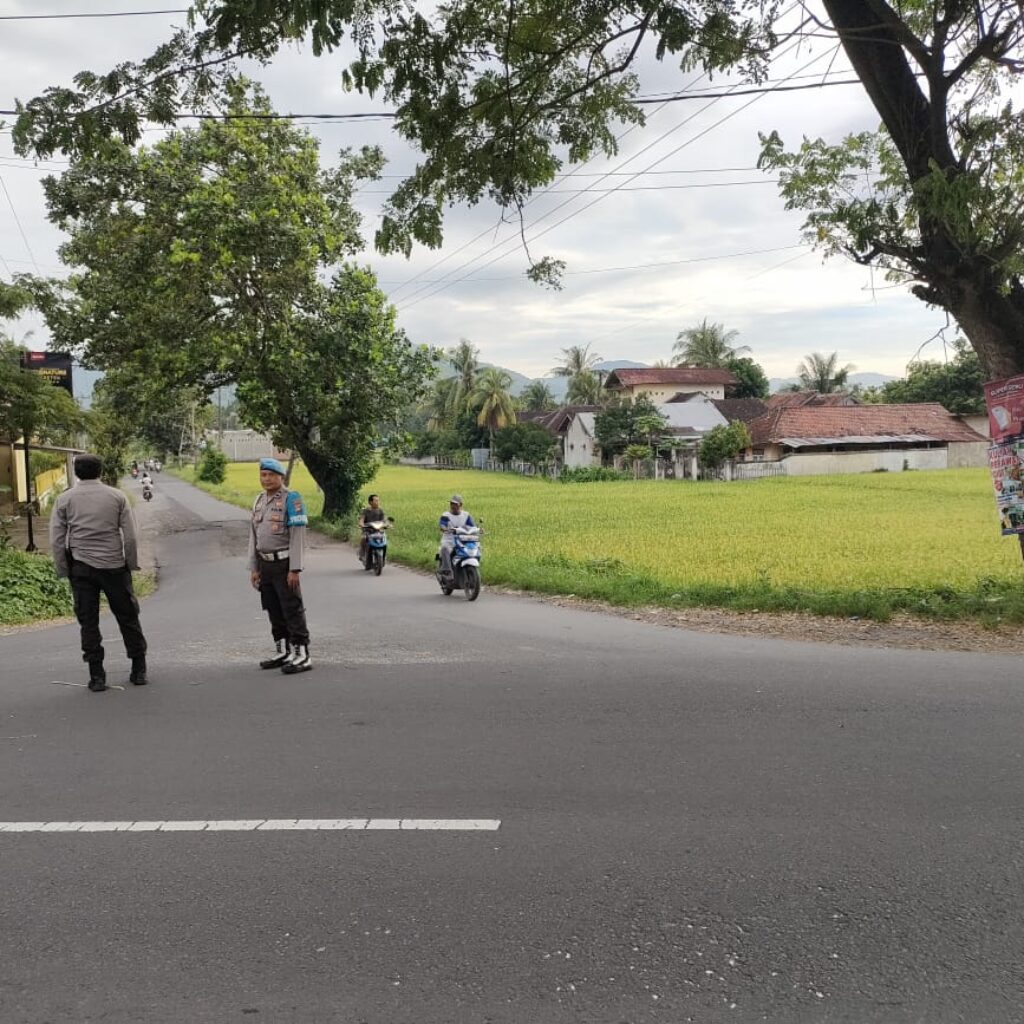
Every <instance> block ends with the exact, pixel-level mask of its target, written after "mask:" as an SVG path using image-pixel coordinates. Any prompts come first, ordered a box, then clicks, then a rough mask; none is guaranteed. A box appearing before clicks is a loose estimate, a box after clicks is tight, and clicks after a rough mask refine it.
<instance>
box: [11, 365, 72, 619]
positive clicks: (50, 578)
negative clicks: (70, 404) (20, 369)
mask: <svg viewBox="0 0 1024 1024" xmlns="http://www.w3.org/2000/svg"><path fill="white" fill-rule="evenodd" d="M47 386H48V387H51V386H52V385H47ZM72 613H73V608H72V603H71V587H70V586H69V585H68V581H67V580H59V579H57V576H56V574H55V573H54V570H53V562H52V560H51V559H49V558H47V557H45V556H44V555H38V554H28V553H27V552H24V551H16V550H15V549H14V548H11V547H4V546H0V626H12V625H17V624H19V623H23V622H33V621H35V620H37V619H53V618H58V617H60V616H65V615H71V614H72Z"/></svg>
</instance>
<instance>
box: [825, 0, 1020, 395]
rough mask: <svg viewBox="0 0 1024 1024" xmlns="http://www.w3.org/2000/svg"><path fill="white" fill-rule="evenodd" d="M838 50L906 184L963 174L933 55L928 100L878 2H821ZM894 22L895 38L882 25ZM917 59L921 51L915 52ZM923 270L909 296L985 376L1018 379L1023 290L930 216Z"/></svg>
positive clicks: (923, 226)
mask: <svg viewBox="0 0 1024 1024" xmlns="http://www.w3.org/2000/svg"><path fill="white" fill-rule="evenodd" d="M823 3H824V6H825V10H826V11H827V12H828V15H829V18H830V19H831V21H832V24H833V25H834V26H835V27H836V29H837V30H838V32H839V34H840V38H841V40H842V45H843V49H844V50H845V51H846V55H847V57H848V58H849V60H850V63H851V64H852V65H853V68H854V70H855V71H856V73H857V76H858V78H860V80H861V82H862V83H863V85H864V88H865V90H866V91H867V94H868V96H869V97H870V99H871V102H872V103H873V104H874V106H875V109H876V110H877V111H878V113H879V115H880V116H881V118H882V121H883V123H884V124H885V127H886V130H887V131H888V133H889V136H890V137H891V138H892V141H893V143H894V145H895V146H896V148H897V150H898V151H899V153H900V156H901V157H902V159H903V162H904V165H905V166H906V169H907V174H908V176H909V179H910V181H911V182H917V181H920V180H921V179H922V178H923V177H925V176H926V175H928V174H930V173H932V168H933V167H938V168H940V169H941V170H942V171H943V172H944V173H945V175H946V177H947V179H949V180H950V181H952V180H954V179H956V178H957V177H958V176H960V175H962V174H963V173H964V172H963V169H962V167H961V165H960V161H959V160H958V159H957V155H956V153H955V152H954V149H953V145H952V143H951V140H950V135H949V125H948V117H949V108H948V103H947V98H946V93H945V86H944V83H943V82H942V78H941V76H942V73H943V67H942V64H941V59H940V58H941V55H939V56H938V57H937V58H936V59H935V60H934V61H933V62H932V63H931V64H930V66H929V69H928V70H929V79H930V86H929V88H930V95H929V96H926V95H925V93H924V92H923V91H922V89H921V86H920V85H919V83H918V81H917V79H916V78H915V75H914V70H913V68H912V67H911V65H910V62H909V60H908V58H907V56H906V52H905V50H904V44H907V45H910V46H916V45H917V44H916V43H915V42H913V41H912V35H911V33H912V28H911V26H910V25H909V24H907V19H906V18H905V17H904V16H902V15H899V14H898V13H897V12H896V11H895V10H894V9H893V8H892V7H891V6H890V5H888V4H886V3H885V2H884V0H823ZM889 15H891V16H892V22H895V23H898V22H902V23H903V24H904V25H906V27H907V35H905V36H901V35H900V34H898V31H897V30H896V29H894V28H892V27H890V25H889V24H886V19H887V18H888V17H889ZM921 49H922V52H923V49H924V48H923V47H922V48H921ZM919 227H920V232H921V251H922V254H923V262H924V267H923V268H922V269H921V271H920V279H921V280H923V282H924V283H923V284H919V285H917V286H916V287H914V288H913V289H912V291H913V293H914V294H915V295H916V296H917V297H918V298H919V299H922V300H923V301H925V302H927V303H929V304H930V305H934V306H939V307H941V308H942V309H945V310H947V311H948V312H949V313H951V314H952V315H953V316H954V317H955V318H956V320H957V323H958V324H959V325H960V327H961V328H962V330H963V332H964V334H965V335H966V336H967V339H968V340H969V341H970V343H971V345H972V346H973V347H974V350H975V352H977V353H978V357H979V358H980V360H981V363H982V366H983V367H984V369H985V371H986V372H987V373H988V374H989V375H991V376H992V377H1009V376H1013V375H1015V374H1018V373H1024V286H1022V284H1021V281H1020V279H1019V277H1017V278H1014V279H1012V281H1011V285H1010V288H1009V290H1008V291H1007V290H1006V289H1005V288H1004V287H1003V282H1002V281H1000V280H998V279H997V277H996V276H995V275H994V274H993V273H992V258H991V256H990V255H989V254H987V253H984V252H970V251H966V252H965V251H964V247H963V246H962V245H957V244H955V241H954V239H953V238H952V237H951V235H950V233H949V231H948V229H947V227H946V226H945V225H944V224H943V223H942V222H941V221H940V220H936V219H934V218H932V217H929V216H925V215H922V216H921V217H920V219H919Z"/></svg>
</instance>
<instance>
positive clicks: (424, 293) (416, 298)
mask: <svg viewBox="0 0 1024 1024" xmlns="http://www.w3.org/2000/svg"><path fill="white" fill-rule="evenodd" d="M791 48H792V47H791ZM826 55H827V54H821V55H819V56H817V57H814V58H812V59H811V60H810V61H808V62H807V63H806V64H804V65H803V67H801V68H799V69H797V72H794V74H796V73H798V72H800V71H803V70H804V69H805V68H808V67H810V66H811V65H813V64H816V63H817V62H818V61H819V60H822V59H823V57H824V56H826ZM783 81H785V79H783ZM759 99H761V96H760V95H757V96H754V97H753V98H752V99H749V100H748V101H747V102H746V103H744V104H742V105H741V106H739V107H738V108H736V109H735V110H733V111H732V112H730V113H729V114H727V115H725V116H724V117H721V118H719V119H718V120H717V121H715V122H714V123H713V124H711V125H709V126H708V127H707V128H705V129H703V130H702V131H700V132H698V133H697V134H696V135H695V136H692V137H691V138H689V139H687V140H686V141H685V142H683V143H682V144H681V145H679V146H677V147H676V148H675V149H673V150H671V151H670V152H669V153H667V154H665V156H663V157H660V158H659V159H657V160H655V161H654V163H652V164H649V165H648V166H647V167H646V168H644V170H651V169H653V168H654V167H656V166H657V165H658V164H660V163H663V162H664V161H665V160H667V159H669V158H670V157H672V156H674V155H675V154H676V153H678V152H679V151H680V150H682V149H685V148H686V147H687V146H690V145H692V144H693V143H695V142H697V141H698V140H699V139H701V138H703V137H704V136H705V135H707V134H708V133H709V132H711V131H714V129H716V128H718V127H719V126H720V125H722V124H724V123H725V122H726V121H728V120H730V119H732V118H733V117H736V116H737V115H738V114H740V113H742V112H743V111H744V110H746V109H747V107H749V106H751V105H752V104H754V103H756V102H757V101H758V100H759ZM717 102H718V100H717V99H715V100H712V101H711V103H710V104H708V105H707V106H705V107H702V108H701V109H700V110H699V111H698V112H697V113H696V114H693V115H691V116H690V117H689V118H686V119H684V120H683V121H682V122H680V124H679V125H676V126H675V128H673V129H670V131H669V132H666V133H665V134H664V135H662V136H661V137H660V138H659V139H656V140H655V141H654V142H653V143H650V144H649V145H648V146H646V147H644V149H642V150H641V151H640V153H637V154H635V155H634V156H633V157H630V158H629V160H627V161H626V163H629V162H630V161H631V160H635V159H636V157H637V156H640V155H641V154H642V153H644V152H646V151H647V150H648V149H650V148H652V147H653V146H654V145H656V144H657V143H658V142H660V141H661V140H662V139H663V138H665V137H666V136H667V135H669V134H671V133H672V132H674V131H676V130H677V129H678V128H680V127H682V126H683V125H685V124H687V123H688V122H689V121H690V120H692V119H693V118H695V117H697V116H699V115H700V114H702V113H703V112H704V111H705V110H707V109H709V107H711V106H713V105H714V104H715V103H717ZM621 166H624V164H623V165H620V167H621ZM640 173H642V172H637V173H636V174H635V175H634V176H633V177H639V175H640ZM630 180H632V178H627V179H626V181H627V182H628V181H630ZM624 184H625V183H623V185H624ZM623 185H618V186H616V187H615V188H613V189H610V190H608V191H606V192H602V193H601V194H600V195H598V196H597V197H596V198H595V199H592V200H591V201H590V202H589V203H587V204H586V205H584V206H583V207H581V208H580V209H578V210H574V211H573V212H571V213H569V214H567V215H566V216H565V217H563V218H562V219H561V220H558V221H556V222H555V223H554V224H552V225H549V226H548V227H546V228H545V229H544V230H543V231H540V232H538V233H537V234H534V235H532V236H531V237H530V238H529V239H525V238H524V239H523V241H524V243H525V244H530V243H532V242H534V241H536V240H537V239H539V238H541V237H543V236H544V235H546V234H548V233H549V232H550V231H553V230H554V229H555V228H557V227H559V226H560V225H561V224H564V223H566V222H567V221H569V220H571V219H572V218H573V217H576V216H579V214H581V213H584V212H586V211H587V210H589V209H590V208H591V207H592V206H594V205H596V204H597V203H599V202H600V201H601V200H602V199H605V198H607V196H608V195H610V194H612V193H613V192H615V191H618V190H620V189H621V188H622V187H623ZM571 201H572V200H570V199H567V200H565V201H564V202H563V203H561V204H560V205H559V206H558V207H555V210H558V209H560V208H561V207H562V206H564V205H566V204H567V203H569V202H571ZM553 212H555V211H554V210H552V211H549V213H547V214H545V215H544V217H541V218H539V220H538V221H535V222H534V224H533V225H531V227H535V226H536V225H537V224H538V223H539V222H540V220H544V219H545V218H546V217H548V216H550V215H551V213H553ZM502 244H505V243H502ZM499 247H500V246H492V247H491V248H490V249H489V250H487V252H484V253H482V254H481V255H480V256H478V257H476V258H475V259H473V260H470V261H468V262H467V263H464V264H463V265H462V267H460V268H459V269H460V270H464V269H466V268H467V267H469V266H471V265H472V264H473V263H474V262H477V261H479V260H481V259H484V258H486V257H487V256H488V255H489V254H490V253H491V252H493V251H494V250H495V249H496V248H499ZM517 247H518V243H516V245H513V247H512V248H511V249H509V250H507V251H506V252H503V253H500V254H499V255H497V256H495V257H494V258H493V259H491V260H490V261H488V262H487V263H485V264H484V265H483V266H482V267H480V268H479V269H480V270H486V269H487V267H489V266H492V265H493V264H495V263H497V262H499V261H500V260H503V259H505V258H506V257H507V256H510V255H511V254H512V253H513V252H514V251H515V249H516V248H517ZM453 273H458V271H454V272H453ZM474 273H476V271H473V270H471V271H470V272H469V273H468V274H465V275H463V277H460V278H456V279H455V280H453V281H450V282H449V283H448V284H442V285H440V286H439V287H437V288H435V289H434V290H433V291H430V290H429V288H427V289H424V288H420V289H418V291H417V292H416V293H414V294H413V295H411V296H409V297H408V298H407V299H406V301H405V303H404V305H403V306H401V307H400V309H401V310H403V311H404V310H408V309H411V308H412V307H413V306H414V305H416V304H417V303H419V302H422V301H424V300H426V299H428V298H433V297H434V296H436V295H439V294H440V293H441V292H442V291H444V290H445V289H446V288H448V287H450V286H451V285H453V284H459V283H460V282H461V281H464V280H465V279H466V278H467V277H470V276H472V275H473V274H474ZM447 276H449V277H450V276H451V274H449V275H447Z"/></svg>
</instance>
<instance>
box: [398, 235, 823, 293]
mask: <svg viewBox="0 0 1024 1024" xmlns="http://www.w3.org/2000/svg"><path fill="white" fill-rule="evenodd" d="M801 248H803V245H802V244H798V245H776V246H772V247H771V248H770V249H748V250H746V251H745V252H723V253H719V254H718V255H715V256H690V257H687V258H686V259H681V260H660V261H659V262H657V263H634V264H631V265H630V266H625V267H594V268H592V269H590V270H567V271H566V272H565V274H564V275H563V276H565V277H583V276H589V275H591V274H617V273H624V272H626V271H630V270H654V269H657V268H658V267H677V266H679V265H680V264H683V263H710V262H712V261H714V260H731V259H737V258H738V257H741V256H761V255H763V254H765V253H770V252H787V251H789V250H790V249H801ZM804 255H806V254H804ZM522 279H523V275H522V274H503V275H501V276H500V277H474V278H473V283H474V284H476V283H477V282H478V281H480V282H483V281H487V282H494V281H521V280H522ZM438 280H439V281H440V280H444V279H443V278H439V279H438ZM378 283H379V284H382V285H387V284H389V283H391V282H388V281H379V282H378ZM424 283H426V284H433V283H437V282H431V281H427V282H424Z"/></svg>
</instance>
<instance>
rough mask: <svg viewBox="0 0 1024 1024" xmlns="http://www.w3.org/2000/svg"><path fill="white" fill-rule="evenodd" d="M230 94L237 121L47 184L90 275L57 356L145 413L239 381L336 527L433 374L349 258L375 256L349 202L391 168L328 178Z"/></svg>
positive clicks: (55, 329) (75, 293)
mask: <svg viewBox="0 0 1024 1024" xmlns="http://www.w3.org/2000/svg"><path fill="white" fill-rule="evenodd" d="M230 94H231V107H230V112H231V114H232V117H231V118H230V119H229V120H227V121H225V122H217V121H207V122H204V123H203V124H202V125H201V126H200V127H199V128H196V129H185V130H181V131H176V132H173V133H171V134H170V135H169V136H168V137H167V138H166V139H163V140H162V141H160V142H158V143H156V144H155V145H154V146H152V147H142V148H139V149H136V150H132V149H130V148H129V147H128V146H126V145H124V144H123V143H119V142H113V141H111V142H108V143H107V144H105V145H104V146H102V147H100V148H98V149H97V150H96V151H94V152H90V153H85V154H83V155H82V156H81V157H80V158H79V159H77V160H75V161H73V162H72V164H71V166H70V168H69V169H68V171H67V172H66V173H64V174H63V175H61V176H60V177H59V178H48V179H47V180H46V182H45V185H44V187H45V189H46V195H47V201H48V204H49V208H50V215H51V219H52V220H53V221H54V222H55V223H56V224H57V225H58V226H59V227H61V228H62V229H63V230H64V231H65V232H66V233H67V234H68V236H69V240H68V241H67V243H66V244H65V245H64V246H63V247H62V249H61V258H62V259H63V260H64V262H66V263H68V264H70V265H72V266H74V267H76V268H77V271H78V272H77V273H76V274H75V275H74V277H73V278H72V279H71V284H70V285H69V286H68V287H67V288H66V289H65V290H58V291H55V292H53V293H52V294H51V296H50V299H49V303H48V305H49V308H48V309H47V318H48V321H49V324H50V328H51V331H52V333H53V334H54V337H55V338H56V339H57V342H58V344H60V345H62V346H67V347H72V346H78V347H79V348H80V349H81V351H82V355H83V356H84V358H85V359H86V360H87V361H88V363H89V364H90V365H92V366H95V367H97V368H100V369H108V370H116V371H117V373H116V374H115V376H114V378H113V380H112V386H113V384H114V383H116V382H118V381H121V382H124V383H125V385H126V386H127V387H128V388H129V390H130V395H131V398H132V400H133V402H134V404H135V406H136V408H137V410H138V411H139V413H140V414H141V413H142V412H144V411H153V410H156V409H159V407H160V404H161V401H162V400H163V399H164V398H165V397H166V393H167V392H168V391H175V390H176V389H187V388H198V389H199V390H200V392H202V393H203V394H204V395H205V394H206V393H208V392H209V390H210V389H211V388H213V387H215V386H216V385H218V384H221V383H227V382H235V383H237V385H238V398H239V402H240V405H241V409H242V412H243V414H244V416H245V419H246V421H247V422H248V423H249V424H251V425H252V426H254V427H257V428H260V429H263V430H266V431H268V432H269V433H271V434H272V435H273V436H274V438H275V440H276V441H277V442H278V443H279V444H281V445H283V446H285V447H289V448H293V449H295V450H297V451H298V452H299V453H300V454H301V455H302V457H303V460H304V461H305V462H306V465H307V467H308V468H309V470H310V472H311V474H312V475H313V477H314V479H315V480H316V481H317V483H318V484H319V485H320V487H321V489H322V490H323V492H324V515H325V516H327V517H338V516H342V515H344V514H345V513H347V512H348V510H349V509H350V507H351V505H352V503H353V502H354V501H355V499H356V496H357V492H358V489H359V487H360V486H361V485H362V483H364V482H365V479H366V477H367V474H369V473H370V472H371V470H372V455H373V444H374V440H375V425H376V424H377V423H380V422H382V421H385V420H387V419H389V418H392V417H393V415H394V414H395V413H396V412H397V409H398V408H400V407H401V406H403V405H405V404H406V403H407V402H409V401H411V400H412V399H414V398H415V397H416V396H417V395H418V393H419V390H420V387H421V384H422V381H423V380H424V378H425V376H426V374H427V372H428V370H429V353H428V352H427V351H426V350H425V349H420V350H416V349H413V347H412V346H411V345H410V344H409V342H408V341H407V340H406V338H405V337H404V335H403V334H402V333H401V332H400V331H398V330H396V328H395V326H394V311H393V309H392V308H391V307H390V306H388V305H387V302H386V299H385V297H384V295H383V293H381V292H380V290H379V289H378V288H377V287H376V282H375V280H374V278H373V276H372V274H370V272H369V271H367V270H364V269H361V268H359V267H358V266H355V265H353V264H351V263H349V262H346V259H347V257H349V256H351V255H352V254H353V253H354V252H355V251H356V250H357V249H358V248H359V246H360V244H361V239H360V236H359V218H358V215H357V214H356V213H355V211H354V210H353V208H352V206H351V202H350V199H351V195H352V191H353V189H354V187H355V184H356V182H357V180H359V179H360V178H361V177H365V176H374V175H375V174H376V173H377V172H378V169H379V167H380V164H381V160H380V155H379V153H377V152H375V151H373V150H364V151H363V152H361V153H359V154H343V159H342V162H341V165H340V166H339V168H337V169H336V170H332V171H324V170H322V169H321V167H320V164H319V159H318V150H317V145H316V142H315V140H314V139H313V138H312V137H311V136H309V135H308V133H306V132H303V131H301V130H298V129H296V128H294V127H293V126H291V125H290V124H288V123H286V122H284V121H281V120H277V119H275V118H274V117H273V116H272V113H271V112H270V110H269V108H268V106H267V103H266V101H265V99H264V98H263V96H262V94H261V93H260V91H259V90H258V89H252V88H251V87H249V86H248V85H247V84H245V83H240V84H237V85H234V86H232V87H231V89H230ZM328 275H329V276H328ZM325 278H326V280H325Z"/></svg>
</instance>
